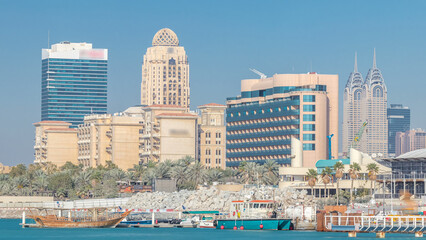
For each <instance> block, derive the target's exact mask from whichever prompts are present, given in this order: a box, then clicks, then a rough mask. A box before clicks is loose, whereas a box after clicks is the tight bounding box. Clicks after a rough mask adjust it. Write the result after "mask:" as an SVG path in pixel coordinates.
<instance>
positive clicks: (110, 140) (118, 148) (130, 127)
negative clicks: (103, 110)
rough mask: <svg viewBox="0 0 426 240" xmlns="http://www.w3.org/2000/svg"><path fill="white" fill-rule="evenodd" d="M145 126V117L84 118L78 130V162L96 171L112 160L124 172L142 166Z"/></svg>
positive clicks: (117, 115) (101, 115)
mask: <svg viewBox="0 0 426 240" xmlns="http://www.w3.org/2000/svg"><path fill="white" fill-rule="evenodd" d="M142 123H143V118H142V117H140V116H131V115H128V114H126V112H124V113H120V114H114V115H111V114H94V115H89V116H86V117H84V123H83V124H80V126H79V127H78V162H79V163H81V164H83V166H84V167H93V168H95V167H97V166H99V165H106V163H107V161H110V162H112V163H114V164H115V165H117V166H118V167H119V168H121V169H123V170H127V169H129V168H132V167H133V166H134V165H135V164H139V162H140V157H139V149H140V133H141V131H142Z"/></svg>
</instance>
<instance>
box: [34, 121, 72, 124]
mask: <svg viewBox="0 0 426 240" xmlns="http://www.w3.org/2000/svg"><path fill="white" fill-rule="evenodd" d="M38 123H61V124H71V123H69V122H64V121H41V122H36V123H34V124H38Z"/></svg>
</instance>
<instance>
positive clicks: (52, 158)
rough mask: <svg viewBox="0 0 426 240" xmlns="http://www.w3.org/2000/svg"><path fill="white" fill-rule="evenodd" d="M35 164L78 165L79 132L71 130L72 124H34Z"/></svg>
mask: <svg viewBox="0 0 426 240" xmlns="http://www.w3.org/2000/svg"><path fill="white" fill-rule="evenodd" d="M34 126H35V128H36V129H35V144H34V150H35V153H34V156H35V160H34V163H47V162H51V163H53V164H55V165H57V166H62V165H64V164H65V163H66V162H72V163H74V164H78V161H77V156H78V148H77V130H76V129H73V128H69V127H70V126H71V123H67V122H62V121H41V122H37V123H34Z"/></svg>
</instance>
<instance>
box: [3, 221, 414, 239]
mask: <svg viewBox="0 0 426 240" xmlns="http://www.w3.org/2000/svg"><path fill="white" fill-rule="evenodd" d="M27 222H28V221H27ZM19 223H21V220H20V219H0V239H14V240H15V239H43V240H49V239H55V240H56V239H61V240H67V239H70V240H71V239H73V240H74V239H89V240H91V239H102V240H110V239H129V240H136V239H138V240H139V239H149V240H155V239H159V240H160V239H161V240H165V239H173V240H180V239H182V240H188V239H271V240H277V239H297V240H303V239H347V236H348V235H347V233H318V232H315V231H303V232H302V231H247V230H246V231H244V230H216V229H188V228H187V229H178V228H162V229H161V228H160V229H158V228H156V229H152V228H116V229H40V228H25V229H23V228H21V226H20V225H19ZM386 238H391V239H401V240H402V239H413V238H414V234H386ZM355 239H376V235H375V234H374V233H361V234H358V236H357V238H355Z"/></svg>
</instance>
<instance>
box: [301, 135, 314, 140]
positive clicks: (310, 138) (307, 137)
mask: <svg viewBox="0 0 426 240" xmlns="http://www.w3.org/2000/svg"><path fill="white" fill-rule="evenodd" d="M303 141H315V134H303Z"/></svg>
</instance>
